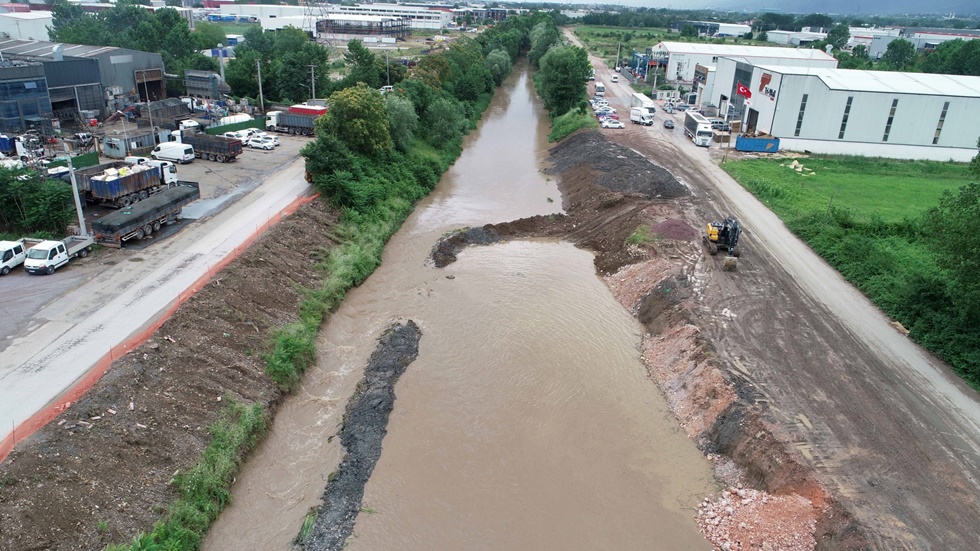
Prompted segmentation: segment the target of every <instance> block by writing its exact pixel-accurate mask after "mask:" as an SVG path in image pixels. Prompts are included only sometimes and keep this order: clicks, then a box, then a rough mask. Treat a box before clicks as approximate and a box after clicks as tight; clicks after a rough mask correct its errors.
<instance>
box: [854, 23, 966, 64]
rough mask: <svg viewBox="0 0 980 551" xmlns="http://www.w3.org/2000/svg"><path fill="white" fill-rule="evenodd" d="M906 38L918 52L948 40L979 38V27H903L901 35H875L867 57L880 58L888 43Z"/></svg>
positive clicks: (934, 47)
mask: <svg viewBox="0 0 980 551" xmlns="http://www.w3.org/2000/svg"><path fill="white" fill-rule="evenodd" d="M899 38H901V39H903V40H908V41H909V42H911V43H912V45H913V46H915V49H916V51H918V52H931V51H933V50H935V49H936V47H937V46H939V45H940V44H942V43H943V42H947V41H949V40H975V39H978V38H980V29H978V30H969V29H911V28H910V29H905V31H904V32H903V33H902V35H901V36H876V37H874V40H873V41H872V42H871V45H870V46H869V47H868V57H870V58H871V59H881V56H883V55H885V51H887V50H888V44H890V43H891V42H892V41H893V40H897V39H899Z"/></svg>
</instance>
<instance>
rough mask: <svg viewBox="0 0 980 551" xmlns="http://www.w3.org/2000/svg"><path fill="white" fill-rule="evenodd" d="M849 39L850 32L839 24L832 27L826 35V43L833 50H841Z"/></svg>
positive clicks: (843, 25) (845, 26)
mask: <svg viewBox="0 0 980 551" xmlns="http://www.w3.org/2000/svg"><path fill="white" fill-rule="evenodd" d="M850 39H851V31H850V29H849V28H848V27H847V25H845V24H843V23H841V24H840V25H834V27H833V28H832V29H830V31H829V32H828V33H827V43H828V44H830V45H831V46H833V47H834V50H843V49H844V47H845V46H847V42H848V41H849V40H850Z"/></svg>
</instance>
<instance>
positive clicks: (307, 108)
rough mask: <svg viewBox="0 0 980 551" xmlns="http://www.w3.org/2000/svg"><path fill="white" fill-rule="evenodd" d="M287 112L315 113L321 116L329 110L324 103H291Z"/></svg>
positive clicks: (297, 113) (299, 113)
mask: <svg viewBox="0 0 980 551" xmlns="http://www.w3.org/2000/svg"><path fill="white" fill-rule="evenodd" d="M286 112H287V113H292V114H294V115H315V116H317V117H319V116H320V115H322V114H324V113H326V112H327V108H326V107H324V106H322V105H290V106H289V109H287V110H286Z"/></svg>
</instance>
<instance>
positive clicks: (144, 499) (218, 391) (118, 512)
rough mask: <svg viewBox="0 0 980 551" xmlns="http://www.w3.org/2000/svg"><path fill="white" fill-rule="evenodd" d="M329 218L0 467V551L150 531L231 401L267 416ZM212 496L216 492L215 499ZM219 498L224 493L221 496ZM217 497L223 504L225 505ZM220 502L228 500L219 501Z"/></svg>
mask: <svg viewBox="0 0 980 551" xmlns="http://www.w3.org/2000/svg"><path fill="white" fill-rule="evenodd" d="M336 216H337V215H336V213H335V212H334V211H332V210H331V209H329V208H328V207H327V206H326V205H325V204H324V202H322V201H314V202H312V203H310V204H307V205H305V206H303V207H301V208H300V209H299V210H298V211H297V212H296V213H295V214H294V215H293V216H290V217H288V218H286V219H285V220H283V221H282V222H281V223H279V224H277V225H276V226H274V227H273V228H271V229H270V230H269V231H268V232H266V233H265V234H264V235H263V236H262V237H261V238H260V239H259V240H258V241H257V242H256V244H255V245H253V246H252V247H250V248H249V249H248V250H246V251H245V252H244V253H243V254H242V255H241V256H240V257H239V258H238V259H237V260H235V261H233V262H232V263H231V264H230V265H229V266H228V267H227V268H225V269H224V270H223V271H222V272H220V273H219V274H217V275H216V276H215V278H214V279H213V280H212V281H211V282H210V283H208V285H207V286H206V287H205V288H204V289H203V290H201V291H200V292H199V293H197V294H196V295H194V296H193V297H191V298H190V299H189V300H187V302H185V303H184V304H183V305H182V306H181V307H180V308H179V309H178V310H177V312H176V313H175V314H174V315H173V316H172V317H171V318H170V319H169V320H167V321H166V322H165V323H164V324H163V326H162V327H161V328H160V329H159V330H158V331H157V332H156V333H155V334H154V335H153V337H152V338H151V339H150V340H149V341H147V342H146V343H145V344H143V345H142V346H140V347H139V348H137V349H136V350H135V351H133V352H132V353H130V354H127V355H126V356H124V357H123V358H120V359H119V360H117V361H116V362H114V363H113V365H112V368H111V369H110V370H109V372H108V373H107V374H106V376H105V377H103V378H102V380H100V381H99V382H98V383H97V384H96V385H95V386H94V387H93V388H92V389H91V391H90V392H89V393H88V394H86V395H85V397H84V398H83V399H82V400H80V401H79V402H77V403H76V404H73V405H72V406H71V407H70V408H69V409H67V410H66V411H65V412H64V413H63V414H62V415H61V416H59V418H58V420H57V421H55V422H53V423H51V424H49V425H48V426H46V427H44V428H43V429H41V430H40V431H38V432H37V433H36V434H35V435H34V436H32V437H31V438H29V439H28V440H25V441H24V442H22V443H21V444H20V445H18V446H17V448H16V449H15V450H14V452H13V453H12V454H11V455H10V457H9V458H8V459H7V460H6V461H5V462H4V463H3V464H2V465H0V549H101V548H103V547H104V546H105V545H106V544H108V543H120V542H126V541H129V540H131V539H132V538H133V536H134V535H136V534H137V533H138V532H140V531H148V530H149V529H150V528H152V526H153V523H154V522H155V521H157V520H158V519H159V518H160V517H161V516H163V514H164V513H165V512H166V511H167V508H168V507H169V506H170V505H171V504H172V503H173V502H174V499H175V498H176V496H177V490H176V486H175V485H174V484H173V483H172V482H173V480H174V478H175V476H179V475H181V474H182V473H186V472H187V470H188V469H189V468H191V467H192V466H193V465H194V464H195V463H196V462H197V461H198V459H199V458H200V457H201V453H202V450H204V448H205V447H206V446H207V445H208V444H209V442H211V441H212V437H211V435H210V433H209V430H208V427H209V426H210V425H211V424H212V423H213V422H214V421H215V420H216V419H217V418H218V417H219V412H221V411H222V409H223V408H224V407H225V406H226V404H227V403H228V399H229V398H231V399H234V400H236V401H238V402H241V403H246V404H253V403H257V404H260V405H262V406H263V407H265V408H266V409H267V411H274V410H275V408H276V406H277V404H278V402H279V400H280V399H281V397H282V394H281V392H280V390H279V389H278V388H277V387H276V385H275V384H274V383H273V382H272V381H271V380H270V379H269V378H268V377H267V376H266V375H265V367H266V362H265V360H264V359H263V354H264V353H265V352H267V351H268V350H269V349H270V346H269V343H270V335H271V332H272V331H273V330H274V329H276V328H277V327H280V326H282V325H283V324H285V323H287V322H289V321H292V320H294V319H295V318H296V315H297V314H296V312H297V311H298V309H299V303H300V301H301V299H302V296H301V293H302V291H301V289H303V288H309V287H311V286H313V285H315V284H316V282H317V281H319V277H320V275H319V274H318V273H317V271H316V269H315V267H314V265H315V264H316V262H318V261H319V260H321V258H322V254H323V251H325V250H326V249H327V248H328V247H329V246H330V245H331V244H332V241H331V239H330V237H329V236H330V232H331V228H332V227H333V225H334V224H335V223H336V220H337V218H336ZM216 491H218V490H216ZM221 491H223V490H221ZM222 495H223V494H222ZM217 497H218V498H219V499H224V500H227V496H224V497H222V496H221V495H219V496H217Z"/></svg>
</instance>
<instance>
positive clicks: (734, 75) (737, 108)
mask: <svg viewBox="0 0 980 551" xmlns="http://www.w3.org/2000/svg"><path fill="white" fill-rule="evenodd" d="M756 59H758V58H756ZM831 59H833V58H831ZM758 64H759V63H758V62H756V61H755V59H752V58H745V57H734V56H733V57H719V58H718V60H717V61H716V62H715V64H714V65H711V66H705V65H698V66H697V67H696V68H695V73H694V84H693V86H692V87H691V89H692V91H693V92H695V93H696V94H697V99H696V100H695V102H694V104H695V105H696V106H697V107H699V108H706V107H709V108H710V107H715V108H717V114H718V115H719V116H721V117H723V118H726V119H729V120H737V119H740V118H741V117H742V113H743V112H744V110H745V105H744V101H745V99H746V98H745V97H743V96H739V95H738V94H736V93H735V90H736V88H737V85H738V83H740V82H741V83H743V84H745V83H748V82H749V81H750V80H751V77H752V70H753V68H754V67H755V65H758ZM765 64H766V65H770V66H788V67H798V68H799V67H803V68H806V67H812V68H820V67H824V68H835V67H837V60H836V59H833V63H828V62H827V60H826V59H824V58H811V59H797V58H769V59H767V60H766V61H765Z"/></svg>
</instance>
